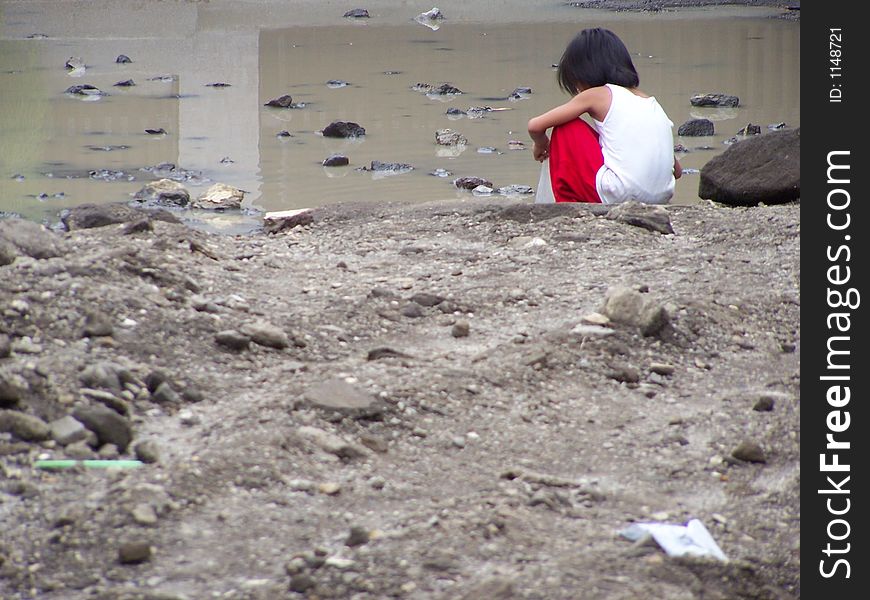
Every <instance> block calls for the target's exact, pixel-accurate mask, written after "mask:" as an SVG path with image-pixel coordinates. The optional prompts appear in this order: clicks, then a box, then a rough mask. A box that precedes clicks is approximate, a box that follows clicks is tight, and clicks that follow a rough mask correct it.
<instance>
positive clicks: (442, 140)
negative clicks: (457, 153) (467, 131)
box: [435, 129, 468, 146]
mask: <svg viewBox="0 0 870 600" xmlns="http://www.w3.org/2000/svg"><path fill="white" fill-rule="evenodd" d="M435 143H436V144H438V145H439V146H463V145H465V144H467V143H468V139H467V138H466V137H465V136H464V135H462V134H461V133H459V132H458V131H453V130H452V129H439V130H438V131H436V132H435Z"/></svg>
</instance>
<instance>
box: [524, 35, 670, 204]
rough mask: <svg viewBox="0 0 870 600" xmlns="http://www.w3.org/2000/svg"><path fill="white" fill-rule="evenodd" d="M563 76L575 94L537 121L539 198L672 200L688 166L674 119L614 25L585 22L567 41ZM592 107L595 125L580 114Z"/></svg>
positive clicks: (533, 127) (562, 83)
mask: <svg viewBox="0 0 870 600" xmlns="http://www.w3.org/2000/svg"><path fill="white" fill-rule="evenodd" d="M558 77H559V87H561V88H562V89H563V90H565V91H566V92H568V93H569V94H571V95H572V96H573V98H571V100H569V101H568V102H566V103H565V104H563V105H561V106H557V107H556V108H554V109H553V110H551V111H548V112H546V113H544V114H542V115H540V116H538V117H535V118H533V119H532V120H530V121H529V135H530V136H531V138H532V140H534V142H535V146H534V150H533V155H534V158H535V160H537V161H538V162H542V163H544V164H543V166H542V173H541V184H539V186H538V196H537V199H536V202H553V201H555V202H602V203H604V204H618V203H620V202H628V201H630V200H635V201H639V202H646V203H649V204H665V203H667V202H668V201H669V200H670V199H671V197H672V196H673V195H674V184H675V179H679V177H680V175H681V174H682V168H681V167H680V163H679V161H677V159H676V157H675V156H674V137H673V133H672V131H671V129H672V128H673V126H674V124H673V123H671V121H670V119H668V116H667V115H666V114H665V112H664V110H662V107H661V106H659V103H658V102H657V101H656V99H655V98H654V97H652V96H648V95H646V94H645V93H643V92H642V91H640V90H639V89H638V88H637V86H638V83H639V79H638V76H637V71H636V70H635V68H634V64H633V63H632V62H631V56H629V54H628V49H627V48H626V47H625V44H623V43H622V40H620V39H619V38H618V37H617V36H616V34H614V33H613V32H612V31H609V30H607V29H600V28H595V29H584V30H583V31H581V32H580V33H579V34H577V36H576V37H575V38H574V39H573V40H572V41H571V43H570V44H568V47H567V48H566V49H565V53H564V54H563V55H562V59H561V61H559V70H558ZM585 113H588V114H589V116H590V117H592V120H593V122H594V123H595V128H594V129H593V128H592V127H591V126H590V125H589V124H588V123H586V122H585V121H583V120H582V119H580V118H579V117H580V115H583V114H585ZM551 127H552V128H553V132H552V134H551V138H552V139H548V138H547V133H546V132H547V129H549V128H551ZM545 161H546V162H545ZM547 163H549V165H548V164H547ZM548 166H549V168H548Z"/></svg>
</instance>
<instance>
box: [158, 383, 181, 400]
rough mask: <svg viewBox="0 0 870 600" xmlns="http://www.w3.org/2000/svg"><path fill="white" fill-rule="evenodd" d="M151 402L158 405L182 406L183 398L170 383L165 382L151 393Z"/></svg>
mask: <svg viewBox="0 0 870 600" xmlns="http://www.w3.org/2000/svg"><path fill="white" fill-rule="evenodd" d="M151 401H152V402H156V403H157V404H181V396H179V395H178V392H176V391H175V388H173V387H172V384H171V383H169V382H168V381H164V382H163V383H161V384H160V385H158V386H157V388H156V389H155V390H154V391H153V392H151Z"/></svg>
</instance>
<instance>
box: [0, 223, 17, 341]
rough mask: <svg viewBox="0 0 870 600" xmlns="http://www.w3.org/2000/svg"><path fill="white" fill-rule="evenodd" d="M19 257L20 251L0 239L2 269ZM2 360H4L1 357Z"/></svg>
mask: <svg viewBox="0 0 870 600" xmlns="http://www.w3.org/2000/svg"><path fill="white" fill-rule="evenodd" d="M16 256H18V249H17V248H16V247H15V246H13V245H12V244H11V243H10V242H8V241H6V240H3V239H0V267H5V266H6V265H11V264H12V263H13V262H15V257H16ZM0 358H4V357H3V356H0Z"/></svg>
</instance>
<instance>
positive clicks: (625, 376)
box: [607, 365, 640, 383]
mask: <svg viewBox="0 0 870 600" xmlns="http://www.w3.org/2000/svg"><path fill="white" fill-rule="evenodd" d="M607 376H608V377H610V378H611V379H614V380H616V381H620V382H622V383H637V382H639V381H640V373H639V372H638V370H637V369H635V368H634V367H629V366H627V365H620V366H615V367H613V368H612V369H611V370H610V372H608V374H607Z"/></svg>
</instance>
